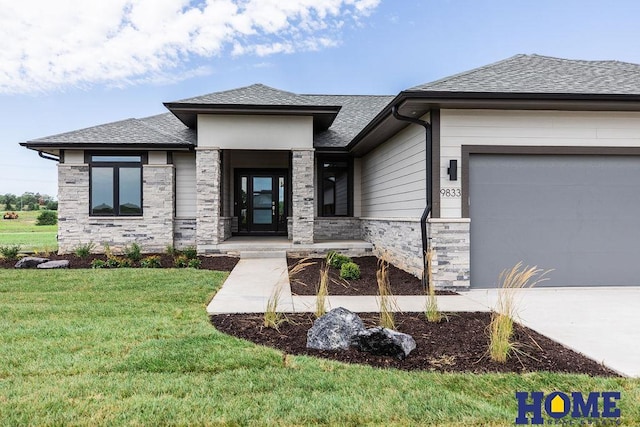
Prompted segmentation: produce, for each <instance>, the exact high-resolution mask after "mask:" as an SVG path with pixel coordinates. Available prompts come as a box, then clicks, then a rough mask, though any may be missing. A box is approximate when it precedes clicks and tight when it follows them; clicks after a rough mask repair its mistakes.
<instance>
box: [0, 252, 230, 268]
mask: <svg viewBox="0 0 640 427" xmlns="http://www.w3.org/2000/svg"><path fill="white" fill-rule="evenodd" d="M150 255H157V256H159V257H160V264H161V265H162V268H171V267H173V266H174V257H173V256H171V255H168V254H144V255H143V258H145V257H147V256H150ZM44 258H49V259H50V260H52V261H53V260H69V268H91V261H93V260H94V259H99V260H102V261H106V260H107V257H106V256H105V255H91V256H89V257H87V258H80V257H78V256H76V255H75V254H65V255H57V254H51V255H49V256H47V257H44ZM198 259H199V260H200V261H201V262H202V264H201V266H200V268H201V269H203V270H217V271H231V270H233V267H235V266H236V264H237V263H238V258H235V257H228V256H199V257H198ZM16 262H17V261H8V260H5V259H1V258H0V268H14V266H15V265H16ZM139 265H140V263H139V262H136V263H134V266H135V267H138V266H139Z"/></svg>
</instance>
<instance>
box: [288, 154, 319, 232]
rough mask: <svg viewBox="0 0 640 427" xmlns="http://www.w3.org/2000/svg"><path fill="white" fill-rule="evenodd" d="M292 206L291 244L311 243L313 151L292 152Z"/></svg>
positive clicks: (312, 221)
mask: <svg viewBox="0 0 640 427" xmlns="http://www.w3.org/2000/svg"><path fill="white" fill-rule="evenodd" d="M291 168H292V169H291V176H292V181H293V182H292V205H293V220H292V225H291V236H292V240H293V244H306V243H313V228H314V193H315V189H314V185H313V149H308V150H292V159H291Z"/></svg>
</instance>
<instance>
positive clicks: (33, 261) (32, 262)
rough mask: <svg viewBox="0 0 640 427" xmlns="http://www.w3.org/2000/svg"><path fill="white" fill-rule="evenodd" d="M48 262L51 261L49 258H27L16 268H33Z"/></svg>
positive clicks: (17, 264)
mask: <svg viewBox="0 0 640 427" xmlns="http://www.w3.org/2000/svg"><path fill="white" fill-rule="evenodd" d="M47 261H49V259H48V258H39V257H35V256H26V257H24V258H22V259H21V260H20V261H18V262H17V263H16V268H33V267H37V266H38V265H40V264H43V263H45V262H47Z"/></svg>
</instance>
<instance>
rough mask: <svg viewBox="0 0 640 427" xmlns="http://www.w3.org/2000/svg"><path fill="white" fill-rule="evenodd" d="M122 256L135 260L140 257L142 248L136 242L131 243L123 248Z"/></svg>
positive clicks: (138, 259)
mask: <svg viewBox="0 0 640 427" xmlns="http://www.w3.org/2000/svg"><path fill="white" fill-rule="evenodd" d="M124 256H126V257H127V258H128V259H130V260H131V261H134V262H137V261H140V260H141V259H142V248H141V247H140V245H139V244H137V243H132V244H131V246H126V247H125V248H124Z"/></svg>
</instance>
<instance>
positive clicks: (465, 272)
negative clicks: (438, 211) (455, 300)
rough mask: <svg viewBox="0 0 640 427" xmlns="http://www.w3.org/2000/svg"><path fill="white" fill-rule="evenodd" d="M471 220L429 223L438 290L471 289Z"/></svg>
mask: <svg viewBox="0 0 640 427" xmlns="http://www.w3.org/2000/svg"><path fill="white" fill-rule="evenodd" d="M470 225H471V223H470V221H469V219H466V218H463V219H439V218H433V219H429V236H430V238H431V248H433V250H434V258H433V267H432V274H433V281H434V283H435V285H436V288H468V287H469V286H470V265H471V264H470V248H471V247H470V233H469V231H470Z"/></svg>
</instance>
